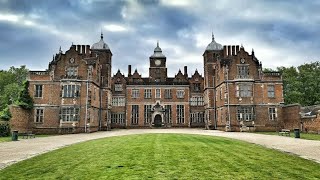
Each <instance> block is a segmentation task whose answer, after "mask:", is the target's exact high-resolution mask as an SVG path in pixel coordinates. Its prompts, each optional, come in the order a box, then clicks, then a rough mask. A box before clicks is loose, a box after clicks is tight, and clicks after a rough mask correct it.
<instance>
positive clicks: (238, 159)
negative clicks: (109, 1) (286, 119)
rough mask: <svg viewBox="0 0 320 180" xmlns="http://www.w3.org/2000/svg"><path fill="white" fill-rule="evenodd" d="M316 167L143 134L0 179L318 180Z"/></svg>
mask: <svg viewBox="0 0 320 180" xmlns="http://www.w3.org/2000/svg"><path fill="white" fill-rule="evenodd" d="M319 169H320V164H317V163H315V162H312V161H309V160H305V159H302V158H299V157H297V156H294V155H290V154H285V153H281V152H278V151H276V150H271V149H266V148H263V147H261V146H258V145H254V144H249V143H246V142H242V141H237V140H231V139H226V138H219V137H211V136H200V135H183V134H145V135H132V136H121V137H111V138H105V139H99V140H94V141H88V142H84V143H79V144H75V145H72V146H69V147H66V148H63V149H59V150H55V151H52V152H49V153H46V154H43V155H40V156H36V157H34V158H32V159H29V160H26V161H22V162H20V163H17V164H14V165H12V166H9V167H7V168H5V169H3V170H1V171H0V174H1V175H0V179H6V180H7V179H320V173H319Z"/></svg>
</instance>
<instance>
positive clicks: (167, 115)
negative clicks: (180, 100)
mask: <svg viewBox="0 0 320 180" xmlns="http://www.w3.org/2000/svg"><path fill="white" fill-rule="evenodd" d="M164 109H165V118H166V119H165V121H167V122H168V123H171V119H172V115H171V105H165V106H164Z"/></svg>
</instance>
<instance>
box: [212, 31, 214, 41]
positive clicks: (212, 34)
mask: <svg viewBox="0 0 320 180" xmlns="http://www.w3.org/2000/svg"><path fill="white" fill-rule="evenodd" d="M212 41H214V34H213V31H212Z"/></svg>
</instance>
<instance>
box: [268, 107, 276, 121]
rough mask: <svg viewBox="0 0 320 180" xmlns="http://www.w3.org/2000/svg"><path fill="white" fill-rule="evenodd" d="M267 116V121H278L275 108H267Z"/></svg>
mask: <svg viewBox="0 0 320 180" xmlns="http://www.w3.org/2000/svg"><path fill="white" fill-rule="evenodd" d="M268 115H269V120H271V121H275V120H277V119H278V113H277V108H276V107H269V108H268Z"/></svg>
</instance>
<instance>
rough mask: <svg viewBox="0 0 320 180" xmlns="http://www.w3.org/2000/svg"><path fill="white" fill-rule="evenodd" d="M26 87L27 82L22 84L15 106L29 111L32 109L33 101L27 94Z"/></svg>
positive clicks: (27, 85)
mask: <svg viewBox="0 0 320 180" xmlns="http://www.w3.org/2000/svg"><path fill="white" fill-rule="evenodd" d="M28 87H29V82H28V81H25V82H24V83H23V90H22V91H20V94H19V98H18V100H17V101H16V104H17V105H19V106H20V107H21V108H23V109H27V110H30V109H32V108H33V99H32V97H31V96H30V94H29V90H28Z"/></svg>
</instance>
